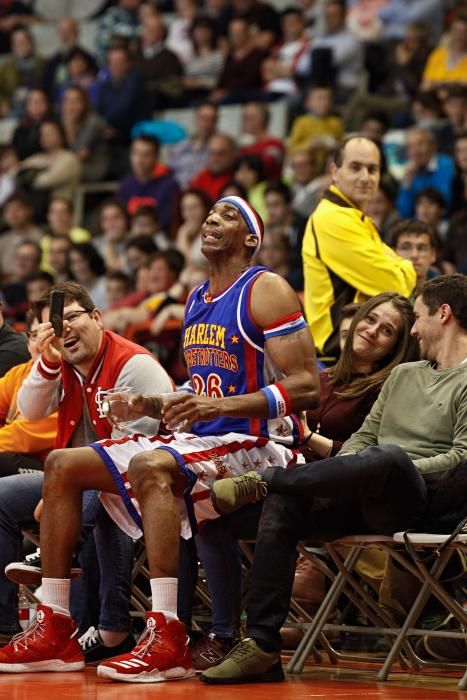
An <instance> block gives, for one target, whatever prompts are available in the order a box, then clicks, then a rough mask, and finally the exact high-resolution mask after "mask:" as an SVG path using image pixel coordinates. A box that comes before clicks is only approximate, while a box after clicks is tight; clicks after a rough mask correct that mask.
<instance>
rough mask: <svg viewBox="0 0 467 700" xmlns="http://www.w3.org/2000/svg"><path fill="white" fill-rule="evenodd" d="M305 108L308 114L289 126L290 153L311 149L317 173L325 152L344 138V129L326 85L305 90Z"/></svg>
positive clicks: (330, 91) (322, 162)
mask: <svg viewBox="0 0 467 700" xmlns="http://www.w3.org/2000/svg"><path fill="white" fill-rule="evenodd" d="M305 107H306V110H307V113H306V114H304V115H302V116H300V117H297V118H296V119H295V120H294V122H293V124H292V131H291V133H290V141H289V153H295V152H296V151H300V150H307V149H313V152H314V154H315V160H316V165H317V172H318V173H320V172H321V171H322V168H323V166H324V162H325V159H326V153H327V151H328V150H331V149H333V148H335V146H336V145H337V143H338V142H339V141H340V140H341V139H342V138H343V136H344V126H343V122H342V119H341V117H339V116H338V115H336V114H335V113H334V98H333V92H332V88H331V87H329V86H327V85H312V86H311V87H310V88H309V89H308V91H307V95H306V100H305Z"/></svg>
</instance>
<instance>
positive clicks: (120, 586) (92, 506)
mask: <svg viewBox="0 0 467 700" xmlns="http://www.w3.org/2000/svg"><path fill="white" fill-rule="evenodd" d="M93 521H94V522H95V527H94V531H93V534H94V540H95V544H96V554H97V562H98V564H97V562H96V564H97V565H98V567H99V571H100V587H99V599H100V616H99V627H100V629H103V630H109V631H112V632H128V631H129V630H130V627H131V622H130V596H131V572H132V569H133V553H134V542H133V540H132V539H131V537H128V535H126V534H125V533H124V532H123V531H122V530H120V528H119V527H118V525H116V524H115V523H114V521H113V520H112V519H111V517H110V516H109V515H108V514H107V511H106V510H105V508H104V507H103V505H102V504H101V502H100V500H99V498H98V496H97V492H89V491H86V492H85V493H84V495H83V526H84V527H86V526H87V525H88V524H91V523H92V522H93ZM96 594H97V592H96Z"/></svg>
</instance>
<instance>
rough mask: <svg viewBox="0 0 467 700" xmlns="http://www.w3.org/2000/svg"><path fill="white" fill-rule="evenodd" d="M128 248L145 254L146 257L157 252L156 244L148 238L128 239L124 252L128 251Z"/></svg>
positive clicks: (136, 237)
mask: <svg viewBox="0 0 467 700" xmlns="http://www.w3.org/2000/svg"><path fill="white" fill-rule="evenodd" d="M129 248H137V249H138V250H140V251H141V252H142V253H146V254H147V255H152V254H153V253H158V252H159V250H158V248H157V246H156V244H155V243H154V241H153V240H152V238H150V237H149V236H135V237H134V238H129V239H128V241H127V242H126V243H125V250H128V249H129Z"/></svg>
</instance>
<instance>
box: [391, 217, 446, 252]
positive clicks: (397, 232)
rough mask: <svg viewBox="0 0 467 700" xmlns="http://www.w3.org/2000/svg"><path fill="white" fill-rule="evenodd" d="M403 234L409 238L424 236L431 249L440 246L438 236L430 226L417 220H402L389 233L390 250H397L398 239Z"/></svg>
mask: <svg viewBox="0 0 467 700" xmlns="http://www.w3.org/2000/svg"><path fill="white" fill-rule="evenodd" d="M405 234H408V235H411V236H422V235H423V234H425V235H426V236H428V237H429V239H430V244H431V246H432V247H433V248H439V247H440V245H441V242H440V240H439V236H438V234H437V233H436V231H435V229H434V228H433V226H431V224H424V223H423V222H422V221H418V220H417V219H404V220H403V221H399V222H398V223H397V224H396V225H395V226H394V227H393V228H392V229H391V230H390V232H389V236H390V241H391V243H390V245H391V248H397V244H398V243H399V238H400V237H401V236H403V235H405Z"/></svg>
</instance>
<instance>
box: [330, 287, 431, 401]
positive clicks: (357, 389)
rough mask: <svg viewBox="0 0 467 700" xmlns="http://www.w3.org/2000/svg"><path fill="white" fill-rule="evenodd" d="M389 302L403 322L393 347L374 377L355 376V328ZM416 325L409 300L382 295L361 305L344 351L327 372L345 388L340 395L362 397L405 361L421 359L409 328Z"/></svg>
mask: <svg viewBox="0 0 467 700" xmlns="http://www.w3.org/2000/svg"><path fill="white" fill-rule="evenodd" d="M387 302H390V303H391V304H392V306H393V307H394V308H395V310H396V311H397V312H398V313H399V316H400V318H401V321H402V326H401V328H400V330H399V333H398V336H397V339H396V342H395V343H394V347H393V348H392V350H391V351H390V352H389V353H388V354H387V355H386V356H385V357H383V358H382V359H381V360H380V361H379V362H378V364H377V367H376V368H375V370H374V371H373V372H371V374H367V375H365V376H358V377H355V371H354V370H353V349H352V345H353V337H354V333H355V328H356V326H357V324H358V323H360V321H361V320H362V319H364V318H365V317H366V316H368V314H369V313H370V312H371V311H372V310H373V309H375V308H376V307H377V306H380V305H381V304H385V303H387ZM414 322H415V315H414V312H413V308H412V304H411V303H410V302H409V300H408V299H406V298H405V297H403V296H401V295H400V294H397V293H396V292H383V293H382V294H378V295H377V296H375V297H372V298H371V299H368V301H366V302H365V303H364V304H362V305H361V307H360V308H359V309H358V311H357V313H356V314H355V316H354V317H353V319H352V323H351V324H350V328H349V334H348V336H347V338H346V340H345V345H344V349H343V350H342V353H341V356H340V358H339V360H338V361H337V363H336V364H335V365H334V366H333V367H330V368H329V370H328V372H329V377H330V380H331V383H333V384H343V385H344V386H345V389H343V391H341V392H339V396H341V397H342V398H345V399H351V398H356V397H357V396H362V394H365V393H366V392H367V391H370V390H371V389H375V388H377V387H379V386H381V385H382V384H383V383H384V382H385V381H386V379H387V378H388V376H389V374H390V372H391V370H393V369H394V367H397V365H399V364H401V363H402V362H413V361H415V360H418V359H420V353H419V346H418V341H417V340H416V338H413V337H412V336H411V335H410V329H411V328H412V326H413V324H414Z"/></svg>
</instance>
